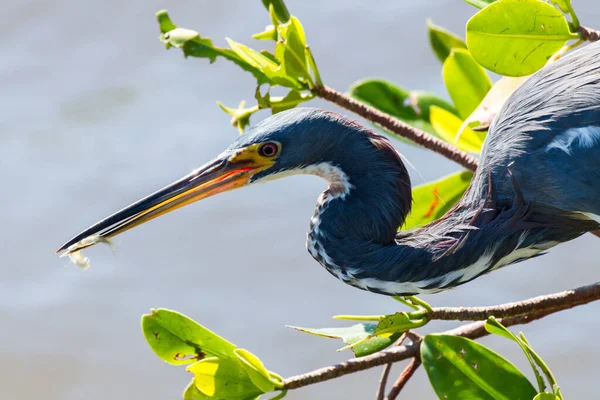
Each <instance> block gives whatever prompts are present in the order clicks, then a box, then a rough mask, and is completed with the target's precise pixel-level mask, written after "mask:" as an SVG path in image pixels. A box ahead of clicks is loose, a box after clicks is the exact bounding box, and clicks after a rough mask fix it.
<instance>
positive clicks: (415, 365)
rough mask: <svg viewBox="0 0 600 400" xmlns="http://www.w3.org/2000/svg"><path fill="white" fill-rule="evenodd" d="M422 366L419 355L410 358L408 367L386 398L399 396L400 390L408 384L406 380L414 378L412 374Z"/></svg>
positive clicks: (389, 399) (391, 399)
mask: <svg viewBox="0 0 600 400" xmlns="http://www.w3.org/2000/svg"><path fill="white" fill-rule="evenodd" d="M420 366H421V359H420V358H419V357H413V359H412V360H410V363H409V364H408V365H407V366H406V368H404V371H402V373H401V374H400V376H399V377H398V379H397V380H396V382H395V383H394V386H392V389H391V390H390V392H389V393H388V396H387V397H386V400H394V399H395V398H396V397H398V395H399V394H400V391H401V390H402V389H403V388H404V386H405V385H406V382H408V380H409V379H410V378H412V376H413V375H414V373H415V372H416V371H417V369H419V367H420Z"/></svg>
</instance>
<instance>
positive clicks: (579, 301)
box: [283, 282, 600, 389]
mask: <svg viewBox="0 0 600 400" xmlns="http://www.w3.org/2000/svg"><path fill="white" fill-rule="evenodd" d="M599 299H600V282H598V283H595V284H592V285H588V286H582V287H579V288H576V289H572V290H566V291H564V292H560V293H554V294H550V295H545V296H539V297H534V298H531V299H527V300H523V301H521V302H516V303H507V304H503V305H499V306H493V307H487V308H486V307H474V308H434V309H433V314H432V315H433V316H435V317H437V318H435V319H445V320H453V319H454V320H471V319H482V320H484V319H487V318H488V317H489V316H492V315H493V316H495V317H497V318H499V319H500V322H501V323H502V324H503V325H504V326H507V327H508V326H513V325H521V324H528V323H530V322H532V321H535V320H538V319H540V318H544V317H546V316H548V315H550V314H554V313H556V312H559V311H562V310H566V309H569V308H573V307H576V306H580V305H583V304H587V303H590V302H592V301H596V300H599ZM488 310H492V311H488ZM436 313H437V314H436ZM430 315H431V314H430ZM502 317H504V318H502ZM444 333H445V334H449V335H457V336H463V337H467V338H469V339H477V338H480V337H482V336H486V335H488V332H487V331H486V330H485V328H484V321H478V322H473V323H470V324H466V325H462V326H459V327H458V328H455V329H451V330H449V331H446V332H444ZM420 344H421V341H420V340H416V341H415V342H413V343H412V344H411V345H408V346H407V345H402V346H398V347H392V348H388V349H386V350H382V351H380V352H378V353H375V354H371V355H369V356H365V357H361V358H352V359H350V360H348V361H344V362H342V363H339V364H336V365H332V366H329V367H325V368H320V369H317V370H314V371H312V372H308V373H306V374H302V375H297V376H292V377H290V378H287V379H285V380H284V382H283V387H284V389H297V388H300V387H303V386H308V385H312V384H315V383H319V382H323V381H327V380H330V379H334V378H338V377H340V376H343V375H347V374H351V373H353V372H358V371H363V370H366V369H369V368H373V367H377V366H379V365H384V364H389V363H393V362H398V361H402V360H406V359H409V358H415V357H417V358H418V357H419V356H420V353H419V347H420Z"/></svg>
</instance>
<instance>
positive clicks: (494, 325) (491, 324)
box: [484, 317, 546, 392]
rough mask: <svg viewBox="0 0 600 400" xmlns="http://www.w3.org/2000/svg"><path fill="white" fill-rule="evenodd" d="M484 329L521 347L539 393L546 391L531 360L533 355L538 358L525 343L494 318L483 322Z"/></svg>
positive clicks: (542, 380)
mask: <svg viewBox="0 0 600 400" xmlns="http://www.w3.org/2000/svg"><path fill="white" fill-rule="evenodd" d="M484 327H485V330H486V331H488V332H489V333H491V334H494V335H498V336H502V337H504V338H506V339H510V340H512V341H514V342H516V343H517V344H518V345H519V346H520V347H521V350H523V353H525V356H526V357H527V361H529V364H530V365H531V369H532V370H533V373H534V374H535V379H536V382H537V384H538V388H539V391H540V392H542V391H544V390H545V389H546V384H545V383H544V379H542V376H541V375H540V372H539V371H538V369H537V366H536V364H535V361H534V360H533V355H535V356H536V357H538V358H539V356H538V355H537V354H535V353H534V352H533V350H531V349H530V348H529V346H528V345H527V343H525V342H524V341H522V340H521V339H520V338H519V337H517V336H516V335H515V334H513V333H512V332H511V331H509V330H508V329H507V328H506V327H505V326H504V325H502V324H501V323H500V322H498V320H496V318H494V317H490V318H488V319H487V320H486V321H485V325H484ZM530 350H531V351H530ZM532 353H534V354H532Z"/></svg>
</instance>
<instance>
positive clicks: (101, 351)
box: [0, 0, 600, 400]
mask: <svg viewBox="0 0 600 400" xmlns="http://www.w3.org/2000/svg"><path fill="white" fill-rule="evenodd" d="M287 3H288V6H289V8H290V10H291V12H292V13H293V14H294V15H296V16H298V17H299V18H300V20H301V21H302V23H303V24H304V27H305V29H306V32H307V36H308V42H309V43H310V44H311V47H312V49H313V52H314V53H315V56H316V59H317V62H318V65H319V68H320V71H321V73H322V75H323V79H324V81H325V82H326V83H327V84H328V85H330V86H332V87H334V88H337V89H339V90H342V91H344V90H346V89H347V88H348V87H349V85H350V84H352V83H353V82H355V81H356V80H358V79H361V78H365V77H369V76H377V77H383V78H386V79H389V80H391V81H393V82H395V83H397V84H399V85H401V86H403V87H405V88H407V89H422V90H428V91H432V92H435V93H437V94H439V95H441V96H443V97H446V98H447V97H448V96H447V94H446V92H445V90H444V87H443V84H442V79H441V72H440V69H441V66H440V64H439V62H438V61H437V59H436V58H435V56H434V55H433V52H432V51H431V50H430V48H429V44H428V40H427V33H426V32H427V30H426V19H427V18H428V17H430V18H432V19H433V21H434V22H435V23H436V24H439V25H442V26H444V27H448V28H450V29H452V30H453V31H455V32H457V33H460V34H461V36H462V35H464V24H465V22H466V21H467V19H468V18H469V17H470V16H471V15H472V14H474V13H475V11H476V9H475V8H473V7H471V6H469V5H467V4H465V3H463V2H462V1H461V0H420V1H410V2H409V1H393V0H389V1H377V2H373V1H370V2H365V1H348V0H329V1H327V2H316V1H300V0H288V1H287ZM573 3H574V6H575V9H576V11H577V13H578V15H579V16H580V18H581V20H582V23H583V24H584V25H585V24H589V25H590V26H592V27H595V28H598V27H599V26H600V22H598V21H599V20H600V7H598V4H597V1H595V0H574V1H573ZM161 8H167V9H168V10H169V12H170V14H171V17H172V18H173V21H174V22H175V23H176V24H178V25H180V26H182V27H187V28H191V29H196V30H198V31H199V32H200V33H201V34H202V35H203V36H209V37H211V38H212V39H213V40H214V41H215V43H218V44H224V43H225V41H224V37H225V36H229V37H231V38H233V39H235V40H237V41H241V42H244V43H247V44H249V43H251V40H250V39H249V37H250V35H251V34H252V33H256V32H259V31H261V30H262V28H263V27H264V25H266V24H268V23H269V18H268V14H267V13H266V12H265V10H264V8H263V7H262V4H261V2H260V1H258V0H254V1H232V0H219V1H215V0H195V1H168V0H162V1H156V0H151V1H150V0H144V1H142V0H133V1H126V2H122V1H115V0H106V1H96V2H83V1H74V0H22V1H19V2H12V3H11V4H6V5H5V6H4V7H3V13H4V17H3V22H2V25H1V26H0V33H1V36H2V40H1V41H0V51H1V54H2V60H1V61H0V107H1V109H2V111H1V112H0V132H1V134H0V160H1V161H0V163H1V165H2V168H1V169H0V173H1V179H2V184H3V187H4V188H3V190H2V192H3V195H2V205H3V207H2V208H0V223H1V225H2V233H0V235H1V237H0V243H2V246H1V248H2V259H1V260H2V261H1V263H0V268H1V271H0V273H1V278H0V304H1V305H0V320H1V322H0V398H2V399H7V400H8V399H37V398H44V399H46V400H54V399H61V400H75V399H86V400H93V399H107V398H110V399H132V398H136V399H138V398H139V399H178V398H180V393H181V391H182V390H183V388H184V387H185V386H186V384H187V383H188V381H189V379H190V377H191V375H189V374H188V373H186V372H185V371H184V369H183V368H176V367H172V366H169V365H167V364H165V363H163V362H162V361H160V359H158V358H157V357H156V356H155V355H154V354H153V352H152V351H151V350H150V348H149V347H148V346H147V344H146V342H145V340H144V338H143V336H142V333H141V330H140V324H139V321H140V317H141V315H142V314H144V313H146V312H148V311H149V309H150V308H152V307H165V308H171V309H175V310H178V311H181V312H183V313H185V314H187V315H189V316H190V317H192V318H194V319H196V320H198V321H199V322H200V323H202V324H204V325H205V326H207V327H209V328H210V329H212V330H215V331H216V332H218V333H219V334H221V335H223V336H224V337H226V338H227V339H229V340H230V341H232V342H233V343H235V344H237V345H238V346H241V347H244V348H247V349H249V350H250V351H252V352H254V353H256V354H257V355H259V356H260V358H261V359H262V360H263V361H264V362H265V364H266V366H267V367H268V368H269V369H271V370H273V371H277V372H278V373H280V374H282V375H283V376H290V375H295V374H299V373H303V372H308V371H310V370H313V369H315V368H318V367H323V366H326V365H330V364H333V363H336V362H339V361H342V360H344V359H346V358H349V357H351V353H349V352H345V353H337V352H336V351H335V350H336V349H337V348H339V347H341V342H337V341H333V340H327V339H321V338H316V337H312V336H308V335H304V334H302V333H299V332H296V331H293V330H291V329H288V328H285V327H284V325H285V324H294V325H299V326H306V327H326V326H339V325H341V323H340V322H339V321H332V320H331V319H330V317H331V316H332V315H334V314H341V313H352V314H375V313H392V312H395V311H396V310H398V309H400V307H401V306H400V304H399V303H397V302H395V301H393V300H392V299H390V298H386V297H384V296H380V295H376V294H371V293H367V292H362V291H359V290H356V289H354V288H352V287H350V286H346V285H344V284H342V283H341V282H339V281H337V280H336V279H334V278H333V277H332V276H331V275H330V274H329V273H327V272H326V271H325V270H324V269H323V268H321V267H320V266H319V265H318V264H317V263H316V262H315V261H313V259H312V258H311V257H310V255H309V254H308V252H307V251H306V249H305V244H304V242H305V234H306V230H307V228H308V222H309V218H310V216H311V215H312V212H313V208H314V206H315V201H316V198H317V196H318V194H319V193H320V191H322V190H323V189H324V188H325V183H324V182H323V181H321V180H319V179H318V178H315V177H310V176H296V177H292V178H287V179H285V180H281V181H276V182H271V183H268V184H265V185H256V186H253V187H250V188H247V189H244V190H239V191H234V192H231V193H227V194H224V195H220V196H218V197H213V198H210V199H208V200H205V201H202V202H201V203H197V204H194V205H191V206H188V207H186V208H184V209H181V210H178V211H177V212H175V213H172V214H168V215H167V216H165V217H162V218H160V219H158V220H155V221H152V222H151V223H149V224H146V225H143V226H142V227H141V228H137V229H135V230H133V231H130V232H127V233H126V234H124V235H122V236H119V237H118V238H117V240H116V243H117V249H116V253H115V254H113V253H112V252H111V251H110V250H109V249H108V248H107V247H104V246H97V247H96V248H93V249H91V250H90V251H88V253H87V255H88V256H90V258H91V259H92V268H91V269H89V270H88V271H85V272H84V271H82V270H80V269H78V268H76V267H75V266H73V265H71V264H70V263H69V261H68V260H67V259H64V258H58V257H57V256H56V255H55V254H54V251H55V250H56V249H57V248H58V247H59V246H60V245H61V244H62V243H63V242H65V241H66V240H67V239H69V238H71V237H72V236H73V235H74V234H76V233H78V232H79V231H81V230H82V229H83V228H86V227H87V226H89V225H90V224H92V223H94V222H96V221H97V220H99V219H101V218H103V217H105V216H107V215H108V214H110V213H112V212H114V211H116V210H118V209H120V208H121V207H123V206H125V205H128V204H129V203H131V202H133V201H134V200H137V199H139V198H140V197H142V196H145V195H146V194H148V193H150V192H152V191H154V190H156V189H158V188H160V187H162V186H164V185H165V184H167V183H170V182H171V181H173V180H174V179H176V178H179V177H180V176H182V175H183V174H185V173H187V172H189V171H190V170H191V169H193V168H195V167H197V166H199V165H200V164H202V163H204V162H205V161H207V160H209V159H210V158H212V157H213V156H214V155H216V154H218V153H219V152H221V151H222V150H223V149H224V148H225V147H226V146H227V145H228V144H229V143H230V142H231V141H232V140H234V138H235V137H236V135H237V131H236V130H235V129H234V128H232V127H231V126H230V125H229V116H227V115H226V114H225V113H223V112H222V111H221V110H219V109H218V108H217V106H216V104H215V102H216V100H220V101H222V102H223V103H224V104H226V105H229V106H235V105H236V104H237V103H238V102H239V101H240V100H241V99H243V98H245V99H247V100H253V99H252V94H253V93H254V88H255V87H254V79H253V78H252V77H251V76H250V75H249V74H248V73H245V72H243V71H241V70H239V69H238V68H237V67H236V66H234V65H232V64H231V63H228V62H225V60H223V59H218V60H217V62H216V64H215V65H209V63H208V62H207V60H205V59H193V58H190V59H188V60H185V59H184V58H183V56H182V54H181V52H180V51H178V50H171V51H165V50H164V48H163V46H162V44H161V43H160V42H159V41H158V35H159V33H158V27H157V24H156V22H155V19H154V13H155V12H156V11H158V10H159V9H161ZM254 45H255V46H256V47H259V48H260V47H261V46H265V45H266V44H265V43H264V42H263V43H258V42H254ZM268 45H269V46H271V45H270V44H268ZM309 105H311V106H320V107H324V108H328V109H335V107H333V106H332V105H331V104H327V103H324V102H320V101H314V102H312V103H309ZM344 113H345V114H347V112H344ZM266 116H267V114H266V113H265V114H259V115H257V116H255V117H254V118H253V122H257V121H258V120H259V119H260V118H264V117H266ZM353 117H354V116H353ZM394 143H395V145H396V147H397V149H398V150H399V151H401V152H402V153H403V154H404V155H405V156H406V157H407V158H408V160H410V162H411V163H412V164H414V166H415V169H413V170H411V175H412V179H413V183H414V184H420V183H423V182H424V181H428V180H431V179H435V178H439V177H441V176H443V175H445V174H448V173H451V172H453V171H456V170H458V169H459V167H458V166H457V165H455V164H453V163H451V162H449V161H447V160H445V159H443V158H442V157H440V156H437V155H434V154H433V153H429V152H426V151H423V150H419V149H417V148H415V147H410V146H407V145H404V144H401V143H399V142H398V141H394ZM532 179H535V177H532ZM598 243H599V242H598V239H597V238H593V237H591V236H589V235H587V236H585V237H582V238H580V239H578V240H576V241H574V242H572V243H568V244H565V245H562V246H559V247H558V248H556V249H554V250H552V251H551V254H550V255H547V256H545V257H541V258H537V259H534V260H530V261H527V262H525V263H522V264H518V265H515V266H511V267H508V268H505V269H503V270H501V271H498V272H495V273H493V274H491V275H487V276H485V277H483V278H480V279H477V280H476V281H474V282H472V283H469V284H468V285H465V286H462V287H460V288H459V289H456V290H453V291H450V292H446V293H442V294H438V295H433V296H425V297H424V299H425V300H426V301H428V302H430V303H431V304H433V305H436V306H460V305H464V306H476V305H491V304H496V303H503V302H507V301H516V300H520V299H524V298H527V297H531V296H536V295H540V294H544V293H549V292H555V291H560V290H563V289H567V288H572V287H576V286H580V285H583V284H587V283H591V282H593V281H596V280H598V277H599V272H598V269H597V268H598ZM599 311H600V304H591V305H588V306H584V307H579V308H577V309H575V310H572V311H567V312H563V313H560V314H557V315H553V316H551V317H548V318H546V319H544V320H542V321H538V322H535V323H534V324H532V325H529V326H523V327H521V328H520V329H523V330H524V331H525V333H526V334H527V337H528V339H529V341H530V342H531V343H532V345H533V347H534V348H535V349H536V350H537V351H538V352H539V354H541V355H542V357H544V359H545V360H546V361H547V362H548V363H549V365H550V366H551V368H552V370H553V372H554V373H555V375H556V377H557V378H558V382H559V384H560V385H561V387H562V389H563V393H564V395H565V396H566V397H567V398H571V399H580V398H590V397H591V396H592V390H593V388H594V387H595V386H596V385H595V383H596V382H594V379H596V378H597V376H598V368H597V360H598V358H599V357H600V344H599V343H598V341H597V332H598V328H599V323H598V320H597V318H596V317H595V315H597V313H598V312H599ZM454 325H455V324H452V323H435V324H434V323H432V324H430V325H428V326H427V327H426V328H427V329H425V331H433V330H436V331H441V330H444V329H447V328H450V327H452V326H454ZM517 329H519V328H517ZM482 342H483V343H484V344H486V345H489V346H491V347H492V348H493V349H494V350H496V351H498V352H500V353H501V354H503V355H505V356H506V357H508V358H509V359H510V360H511V361H513V362H514V363H516V364H517V365H518V366H519V367H521V368H522V369H523V371H526V372H527V373H528V374H529V376H531V373H530V369H529V367H528V364H527V362H526V360H525V357H524V356H523V354H522V353H521V351H520V349H518V347H517V346H516V345H515V344H514V343H512V342H509V341H508V340H504V339H501V338H487V339H484V340H483V341H482ZM402 366H403V365H399V366H397V367H396V369H394V371H393V375H396V373H397V372H399V371H400V367H402ZM379 375H380V369H373V370H369V371H366V372H363V373H359V374H354V375H350V376H347V377H344V378H342V379H337V380H334V381H330V382H327V383H323V384H319V385H315V386H311V387H308V388H305V389H301V390H298V391H293V392H291V393H290V394H289V398H290V399H363V398H374V395H375V391H376V387H377V381H378V378H379ZM391 379H395V376H393V377H392V378H391ZM403 396H404V397H403V398H419V399H433V398H435V394H434V392H433V390H432V389H431V388H430V386H429V384H428V381H427V376H426V374H425V372H424V370H423V369H421V370H420V371H418V373H417V374H416V376H415V377H414V379H413V380H412V381H411V382H410V383H409V384H408V386H407V387H406V389H405V393H404V394H403Z"/></svg>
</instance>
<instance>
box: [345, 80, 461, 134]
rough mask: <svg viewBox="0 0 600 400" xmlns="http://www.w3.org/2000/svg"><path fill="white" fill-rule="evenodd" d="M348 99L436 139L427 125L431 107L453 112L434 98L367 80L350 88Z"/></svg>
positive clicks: (433, 132)
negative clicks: (351, 98) (364, 104)
mask: <svg viewBox="0 0 600 400" xmlns="http://www.w3.org/2000/svg"><path fill="white" fill-rule="evenodd" d="M350 96H352V97H353V98H355V99H357V100H360V101H361V102H363V103H366V104H368V105H370V106H371V107H374V108H376V109H378V110H379V111H382V112H384V113H386V114H389V115H391V116H393V117H396V118H398V119H399V120H401V121H404V122H406V123H407V124H409V125H412V126H414V127H415V128H418V129H421V130H423V131H425V132H427V133H430V134H432V135H434V136H436V137H437V136H438V135H437V133H436V132H435V130H434V129H433V127H432V126H431V123H430V112H429V109H430V107H431V106H432V105H435V106H437V107H440V108H443V109H445V110H447V111H449V112H451V113H454V112H456V111H455V110H454V108H453V107H452V106H451V105H450V104H449V103H448V102H446V101H444V100H442V99H440V98H438V97H436V96H435V95H433V94H430V93H426V92H408V91H406V90H404V89H402V88H400V87H398V86H396V85H394V84H392V83H390V82H387V81H384V80H382V79H366V80H363V81H360V82H357V83H355V84H354V85H353V86H352V87H351V88H350ZM392 135H393V134H392ZM396 137H398V138H400V139H401V140H404V141H405V142H407V143H412V144H414V143H413V142H411V141H408V140H406V139H404V138H402V137H399V136H396Z"/></svg>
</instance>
